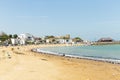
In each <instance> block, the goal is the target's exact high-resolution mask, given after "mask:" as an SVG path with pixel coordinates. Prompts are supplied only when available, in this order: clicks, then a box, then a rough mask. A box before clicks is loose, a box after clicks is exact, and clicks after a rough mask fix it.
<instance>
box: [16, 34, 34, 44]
mask: <svg viewBox="0 0 120 80" xmlns="http://www.w3.org/2000/svg"><path fill="white" fill-rule="evenodd" d="M18 38H19V39H20V41H19V43H20V44H21V45H25V44H27V43H33V42H34V41H35V39H34V36H33V35H31V34H29V33H26V34H20V35H18Z"/></svg>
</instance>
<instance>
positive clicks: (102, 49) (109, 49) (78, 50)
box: [37, 45, 120, 63]
mask: <svg viewBox="0 0 120 80" xmlns="http://www.w3.org/2000/svg"><path fill="white" fill-rule="evenodd" d="M37 51H38V52H43V53H48V54H55V55H64V56H67V57H76V58H85V59H92V60H99V61H106V62H111V63H120V45H87V46H86V45H83V46H64V47H47V48H40V49H37Z"/></svg>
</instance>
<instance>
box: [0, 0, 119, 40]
mask: <svg viewBox="0 0 120 80" xmlns="http://www.w3.org/2000/svg"><path fill="white" fill-rule="evenodd" d="M0 31H4V32H6V33H8V34H14V33H17V34H20V33H31V34H33V35H36V36H45V35H56V36H57V35H65V34H70V35H71V36H72V37H75V36H80V37H81V38H83V39H87V40H97V39H99V38H101V37H112V38H114V39H116V40H120V0H0Z"/></svg>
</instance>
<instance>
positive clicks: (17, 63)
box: [0, 45, 120, 80]
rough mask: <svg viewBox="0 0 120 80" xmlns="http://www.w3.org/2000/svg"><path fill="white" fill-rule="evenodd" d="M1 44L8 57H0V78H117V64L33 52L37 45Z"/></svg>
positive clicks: (98, 79) (112, 79)
mask: <svg viewBox="0 0 120 80" xmlns="http://www.w3.org/2000/svg"><path fill="white" fill-rule="evenodd" d="M50 46H51V47H53V46H64V45H27V46H11V47H2V49H1V50H0V51H2V50H5V52H9V53H11V59H9V58H6V59H3V60H0V62H1V63H0V66H1V67H0V80H21V78H22V80H48V79H49V80H119V79H120V77H119V76H120V66H119V64H111V63H107V62H101V61H93V60H87V59H77V58H69V57H65V56H62V57H61V56H57V55H50V54H43V53H41V54H40V53H37V52H32V51H31V49H36V48H40V47H50ZM1 53H2V52H1Z"/></svg>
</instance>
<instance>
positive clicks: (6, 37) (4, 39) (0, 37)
mask: <svg viewBox="0 0 120 80" xmlns="http://www.w3.org/2000/svg"><path fill="white" fill-rule="evenodd" d="M8 39H9V36H8V35H7V34H3V35H0V40H1V41H6V40H8Z"/></svg>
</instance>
